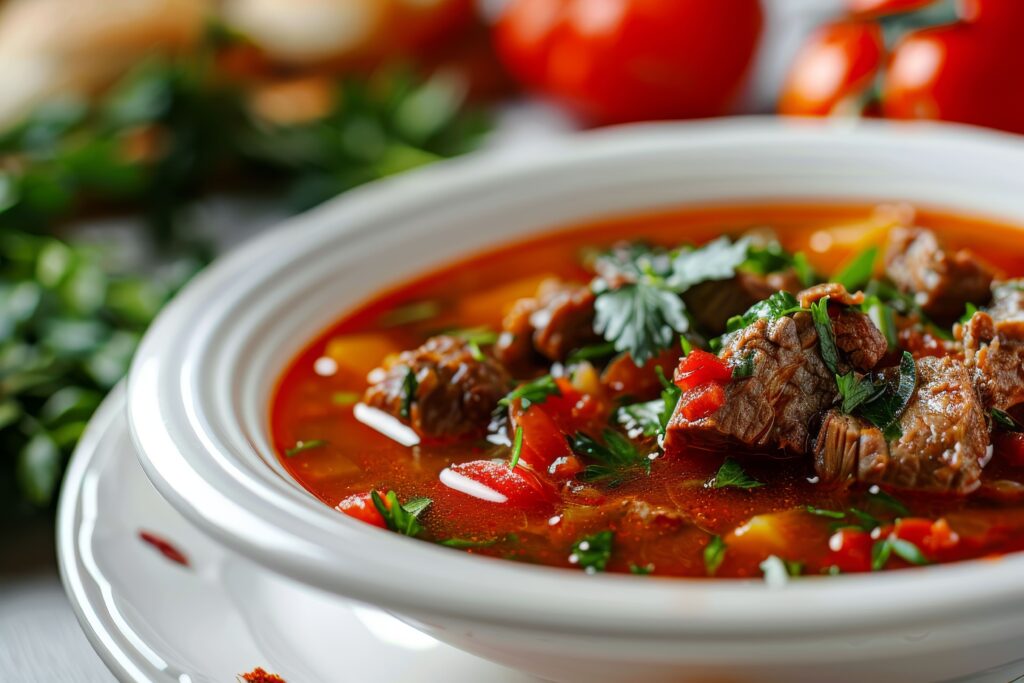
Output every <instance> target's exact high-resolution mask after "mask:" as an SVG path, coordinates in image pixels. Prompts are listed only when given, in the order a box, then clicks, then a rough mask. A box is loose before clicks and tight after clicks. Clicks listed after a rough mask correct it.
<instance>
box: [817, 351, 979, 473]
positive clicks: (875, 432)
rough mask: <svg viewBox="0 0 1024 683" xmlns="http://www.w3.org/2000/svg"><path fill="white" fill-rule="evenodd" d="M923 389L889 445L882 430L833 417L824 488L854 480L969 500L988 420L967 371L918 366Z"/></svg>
mask: <svg viewBox="0 0 1024 683" xmlns="http://www.w3.org/2000/svg"><path fill="white" fill-rule="evenodd" d="M917 375H918V385H917V390H916V392H915V394H914V396H913V397H912V398H911V400H910V403H909V404H908V405H907V409H906V411H905V412H904V413H903V415H902V417H901V418H900V428H901V429H902V431H903V435H902V436H901V437H900V438H899V439H897V440H895V441H893V442H891V443H887V442H886V440H885V437H884V436H883V435H882V432H881V430H880V429H878V428H877V427H875V426H874V425H872V424H870V423H869V422H867V421H865V420H863V419H861V418H859V417H854V416H852V415H843V414H841V413H839V412H838V411H836V410H832V411H829V413H828V414H827V415H826V416H825V420H824V422H823V424H822V426H821V430H820V432H819V434H818V438H817V443H816V444H815V449H814V465H815V469H816V470H817V472H818V476H820V477H821V479H822V481H823V482H825V483H829V482H843V481H850V480H855V481H859V482H863V483H867V484H885V485H888V486H893V487H896V488H900V489H912V490H917V491H929V492H936V493H970V492H971V491H973V490H974V489H976V488H977V487H978V485H979V483H980V477H981V470H982V468H983V467H984V464H985V462H986V461H987V458H988V456H989V454H990V450H989V443H988V427H987V424H986V420H985V413H984V412H983V410H982V407H981V405H980V403H979V402H978V399H977V396H976V395H975V393H974V390H973V388H972V386H971V381H970V377H969V375H968V373H967V369H966V368H965V367H964V365H963V363H961V362H960V361H959V360H956V359H954V358H949V357H946V358H933V357H926V358H920V359H918V360H917Z"/></svg>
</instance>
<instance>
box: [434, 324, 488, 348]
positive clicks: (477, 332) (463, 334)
mask: <svg viewBox="0 0 1024 683" xmlns="http://www.w3.org/2000/svg"><path fill="white" fill-rule="evenodd" d="M446 334H448V335H449V336H452V337H457V338H459V339H462V340H463V341H465V342H466V343H468V344H476V345H477V346H491V345H492V344H495V343H497V341H498V336H499V335H498V333H497V332H495V331H494V330H492V329H490V328H489V327H462V328H457V329H454V330H450V331H448V332H447V333H446Z"/></svg>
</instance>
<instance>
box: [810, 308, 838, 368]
mask: <svg viewBox="0 0 1024 683" xmlns="http://www.w3.org/2000/svg"><path fill="white" fill-rule="evenodd" d="M811 318H812V319H813V320H814V329H815V330H817V332H818V346H819V348H820V349H821V359H822V360H823V361H825V367H827V368H828V369H829V370H831V371H832V373H833V374H835V373H837V372H838V371H839V370H838V368H839V350H838V349H837V348H836V333H835V330H833V329H832V319H831V318H829V317H828V297H827V296H826V297H825V298H823V299H819V300H818V301H815V302H814V303H813V304H811Z"/></svg>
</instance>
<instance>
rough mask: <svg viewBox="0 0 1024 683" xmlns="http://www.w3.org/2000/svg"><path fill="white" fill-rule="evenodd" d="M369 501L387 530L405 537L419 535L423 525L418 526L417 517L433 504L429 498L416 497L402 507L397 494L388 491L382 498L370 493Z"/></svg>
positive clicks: (375, 492) (372, 492) (375, 493)
mask: <svg viewBox="0 0 1024 683" xmlns="http://www.w3.org/2000/svg"><path fill="white" fill-rule="evenodd" d="M370 499H371V500H372V501H373V506H374V507H375V508H377V512H379V513H380V515H381V517H383V518H384V523H385V524H386V525H387V527H388V529H390V530H391V531H394V532H397V533H400V534H404V535H405V536H419V535H420V533H421V532H422V531H423V525H422V524H420V521H419V516H420V515H421V514H423V511H424V510H426V509H427V508H428V507H430V504H431V503H432V502H433V501H431V500H430V499H429V498H421V497H417V498H410V499H409V500H407V501H406V502H405V504H404V505H403V504H401V503H399V502H398V494H396V493H395V492H394V491H388V492H387V494H386V495H385V496H383V497H382V496H381V495H380V493H378V492H377V491H370Z"/></svg>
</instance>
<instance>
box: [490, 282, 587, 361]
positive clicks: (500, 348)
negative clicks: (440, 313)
mask: <svg viewBox="0 0 1024 683" xmlns="http://www.w3.org/2000/svg"><path fill="white" fill-rule="evenodd" d="M597 341H599V338H598V336H597V334H596V333H595V332H594V293H593V292H591V291H590V287H588V286H587V285H581V284H577V283H572V282H564V281H562V280H559V279H557V278H549V279H547V280H544V281H543V282H541V284H540V287H538V288H537V294H536V296H534V297H533V298H529V299H520V300H519V301H517V302H515V304H513V306H512V309H511V310H510V311H509V313H508V315H506V316H505V319H504V321H502V334H501V338H500V339H499V340H498V344H497V346H496V347H495V354H496V355H497V357H498V359H499V360H501V361H502V362H503V363H505V364H506V365H508V366H509V367H513V368H523V367H524V366H527V365H529V363H530V361H531V360H533V359H535V358H537V356H540V357H543V358H546V359H547V360H549V361H561V360H565V358H566V356H568V355H569V352H570V351H572V350H574V349H578V348H581V347H584V346H587V345H589V344H593V343H596V342H597Z"/></svg>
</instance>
